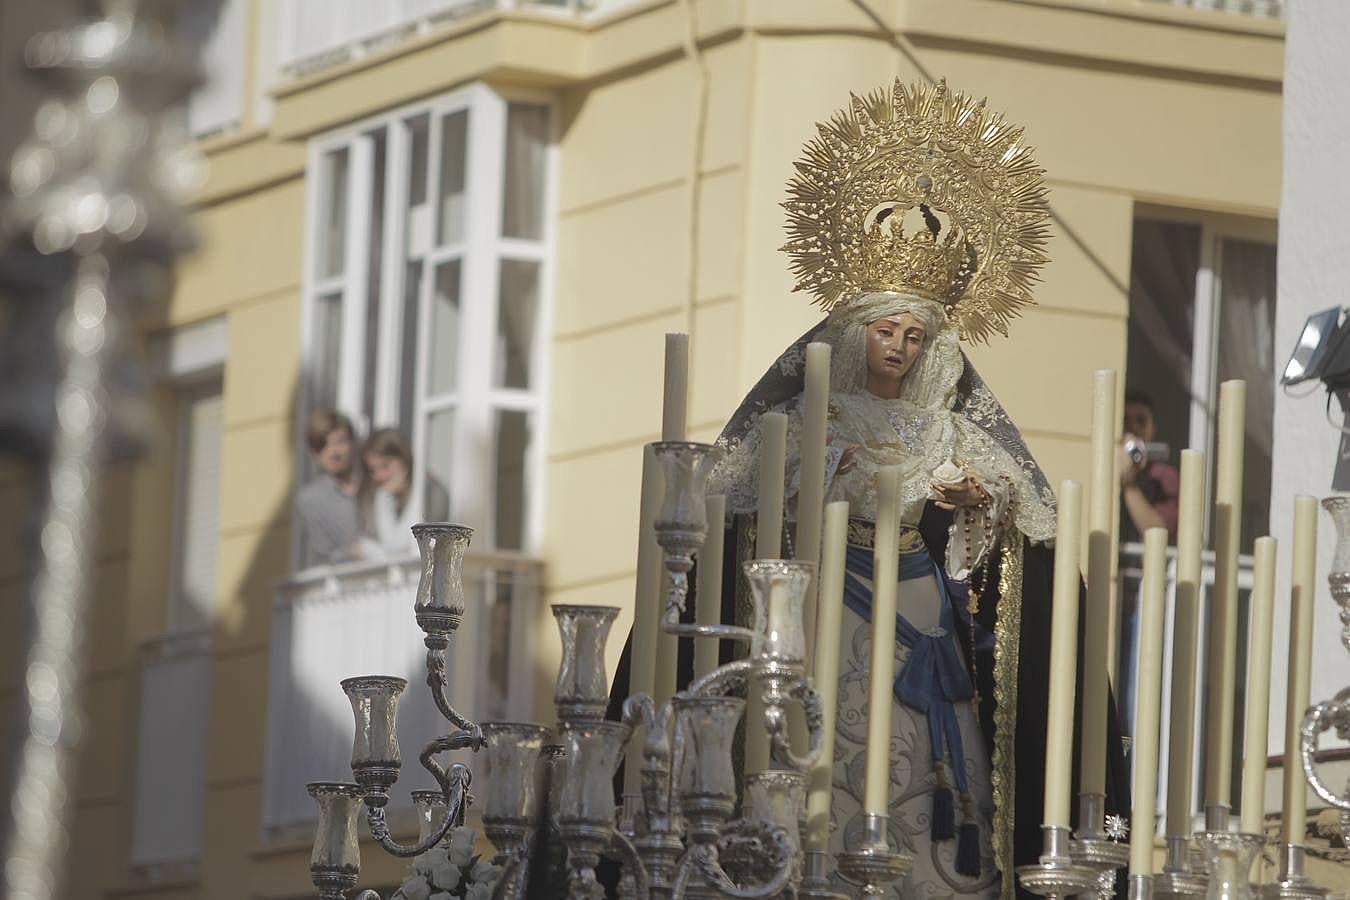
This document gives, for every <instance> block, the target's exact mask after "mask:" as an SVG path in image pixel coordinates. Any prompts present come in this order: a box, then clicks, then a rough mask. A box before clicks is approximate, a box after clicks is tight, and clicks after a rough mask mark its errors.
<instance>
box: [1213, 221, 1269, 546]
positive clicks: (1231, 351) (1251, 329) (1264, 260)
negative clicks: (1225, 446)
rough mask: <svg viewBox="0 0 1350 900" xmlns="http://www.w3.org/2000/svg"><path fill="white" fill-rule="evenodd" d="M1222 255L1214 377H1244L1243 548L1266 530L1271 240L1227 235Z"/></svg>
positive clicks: (1224, 378) (1267, 509)
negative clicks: (1245, 435) (1230, 238)
mask: <svg viewBox="0 0 1350 900" xmlns="http://www.w3.org/2000/svg"><path fill="white" fill-rule="evenodd" d="M1220 256H1221V258H1220V260H1219V266H1218V269H1219V334H1218V341H1219V346H1218V381H1219V383H1220V384H1221V383H1223V382H1225V381H1227V380H1229V379H1232V378H1241V379H1243V380H1244V381H1246V382H1247V437H1246V441H1245V444H1246V446H1245V447H1244V450H1243V465H1242V475H1243V478H1242V501H1243V503H1242V536H1241V543H1240V544H1239V546H1240V547H1242V548H1243V552H1247V551H1248V549H1249V548H1250V547H1251V546H1252V542H1253V541H1255V540H1256V539H1257V538H1258V537H1260V536H1261V535H1263V534H1267V533H1269V531H1270V466H1271V442H1272V438H1273V435H1274V427H1275V245H1274V244H1258V243H1252V242H1250V241H1228V240H1226V241H1224V242H1223V245H1222V250H1221V251H1220ZM1216 390H1217V388H1216ZM1216 396H1217V395H1216ZM1216 409H1217V406H1216Z"/></svg>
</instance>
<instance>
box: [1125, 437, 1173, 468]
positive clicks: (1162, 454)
mask: <svg viewBox="0 0 1350 900" xmlns="http://www.w3.org/2000/svg"><path fill="white" fill-rule="evenodd" d="M1170 453H1171V451H1170V448H1169V447H1168V446H1167V445H1166V444H1160V443H1157V442H1154V441H1141V440H1139V438H1136V437H1132V438H1129V439H1127V440H1126V441H1125V455H1126V456H1128V457H1129V458H1130V462H1132V463H1134V464H1135V465H1136V466H1142V465H1143V464H1144V463H1146V462H1166V461H1167V457H1168V456H1169V455H1170Z"/></svg>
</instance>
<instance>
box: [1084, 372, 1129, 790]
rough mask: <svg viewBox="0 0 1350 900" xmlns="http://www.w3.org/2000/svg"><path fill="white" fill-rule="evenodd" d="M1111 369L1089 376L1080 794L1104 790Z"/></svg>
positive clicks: (1114, 485)
mask: <svg viewBox="0 0 1350 900" xmlns="http://www.w3.org/2000/svg"><path fill="white" fill-rule="evenodd" d="M1118 418H1119V416H1117V415H1116V373H1115V370H1114V369H1101V370H1099V371H1098V372H1096V373H1095V374H1094V375H1093V377H1092V484H1091V493H1090V494H1089V496H1088V529H1089V532H1088V559H1087V611H1086V615H1087V621H1086V622H1085V623H1084V625H1085V631H1086V633H1085V635H1084V650H1083V652H1084V657H1083V763H1082V764H1083V777H1082V791H1083V793H1085V794H1105V793H1106V686H1107V671H1106V665H1107V660H1108V659H1109V658H1110V656H1111V652H1110V650H1111V643H1112V641H1111V635H1112V634H1113V633H1114V631H1115V629H1113V628H1112V627H1111V624H1112V622H1111V620H1112V615H1111V612H1112V610H1111V556H1112V555H1113V554H1112V550H1113V549H1114V548H1113V547H1112V546H1111V510H1112V508H1113V505H1112V498H1113V496H1114V495H1115V494H1117V493H1119V492H1120V487H1119V486H1120V482H1119V481H1118V480H1117V479H1116V477H1115V459H1116V420H1117V419H1118Z"/></svg>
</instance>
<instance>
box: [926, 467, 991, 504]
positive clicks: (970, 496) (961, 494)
mask: <svg viewBox="0 0 1350 900" xmlns="http://www.w3.org/2000/svg"><path fill="white" fill-rule="evenodd" d="M933 496H934V497H936V498H937V500H936V503H937V506H938V508H939V509H957V508H961V507H965V508H970V507H976V506H984V505H985V504H987V503H988V502H989V492H988V491H986V490H985V489H984V488H983V487H982V486H981V485H980V482H979V481H978V480H977V479H976V478H975V476H974V474H972V473H971V472H970V471H969V470H967V471H966V477H965V478H963V479H962V480H960V481H958V482H955V483H951V482H940V481H935V482H933Z"/></svg>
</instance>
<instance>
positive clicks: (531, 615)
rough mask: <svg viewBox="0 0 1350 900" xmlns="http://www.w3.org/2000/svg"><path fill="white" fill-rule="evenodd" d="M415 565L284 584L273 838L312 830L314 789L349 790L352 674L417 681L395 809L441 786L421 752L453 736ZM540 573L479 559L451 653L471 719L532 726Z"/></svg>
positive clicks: (277, 613)
mask: <svg viewBox="0 0 1350 900" xmlns="http://www.w3.org/2000/svg"><path fill="white" fill-rule="evenodd" d="M419 574H420V567H419V564H418V561H417V560H416V559H407V560H400V561H397V562H389V563H381V564H378V565H369V564H349V565H344V566H334V567H325V568H319V569H311V570H308V571H306V572H303V573H301V574H300V575H298V576H296V577H295V578H292V579H291V580H289V581H287V582H284V583H283V584H281V585H279V586H278V588H277V591H276V598H275V605H274V609H273V619H272V648H271V651H272V658H271V671H270V675H269V686H268V697H267V702H268V733H267V751H266V752H267V757H266V770H265V774H264V800H263V827H264V831H265V832H266V833H268V834H269V835H271V836H274V837H281V836H284V835H286V834H288V833H289V832H290V831H291V830H293V829H295V828H296V827H300V828H303V827H305V826H306V824H307V823H312V821H313V815H314V812H313V810H314V804H313V801H312V800H311V799H310V798H309V796H308V795H307V794H306V793H305V784H306V783H307V782H310V781H318V780H324V779H333V780H341V781H348V780H350V779H351V771H350V758H351V746H352V728H353V726H352V712H351V707H350V705H349V704H348V701H347V698H346V696H345V695H344V694H343V693H342V690H341V688H340V687H338V682H339V681H341V680H342V679H343V678H348V677H351V676H354V675H397V676H400V677H402V678H406V679H408V690H407V691H406V692H405V693H404V694H403V698H402V700H401V702H400V704H399V723H398V733H399V742H400V743H401V744H402V746H403V748H404V750H403V757H404V761H405V765H404V769H403V778H401V779H400V782H399V785H398V788H397V789H396V790H395V791H394V798H393V800H392V801H391V805H392V806H396V807H398V806H408V805H409V804H410V801H409V799H408V791H409V790H410V789H417V788H433V787H435V784H434V782H433V781H432V779H431V776H430V775H428V774H427V773H426V772H425V771H424V770H423V769H422V768H421V766H420V765H418V763H417V753H418V751H420V749H421V748H422V746H424V745H425V744H426V743H427V742H428V741H430V740H431V739H432V738H434V737H436V736H437V735H439V734H443V733H444V731H445V727H446V726H445V720H444V719H442V718H441V717H440V715H439V713H437V711H436V709H435V706H434V705H433V702H432V700H431V693H430V691H428V690H426V688H425V681H426V668H425V662H426V647H425V646H424V645H423V643H422V636H423V635H422V632H421V630H420V629H419V628H418V627H417V624H416V622H415V621H414V619H413V612H412V611H413V598H414V595H415V592H416V590H417V580H418V577H419ZM540 574H541V573H540V564H539V563H538V562H537V561H535V560H532V559H527V558H523V557H519V556H509V555H490V554H475V553H470V555H469V556H468V557H466V559H465V561H464V576H463V577H464V593H465V599H466V605H467V608H468V612H467V614H466V615H465V618H464V625H463V627H461V629H460V631H459V633H458V634H456V635H455V637H454V639H453V640H452V642H451V645H450V654H449V660H448V674H449V681H450V684H449V696H450V698H451V700H452V702H453V703H454V704H455V706H456V708H457V709H459V710H460V711H461V712H463V713H464V714H465V715H467V716H469V717H470V718H471V719H474V720H477V721H481V720H485V719H486V720H500V719H511V720H517V721H529V720H530V719H531V718H532V717H533V713H534V710H533V697H532V693H533V691H532V688H533V682H534V670H533V660H534V652H533V646H534V631H533V629H534V626H535V622H536V613H537V611H538V607H537V604H538V601H539V584H540Z"/></svg>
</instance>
